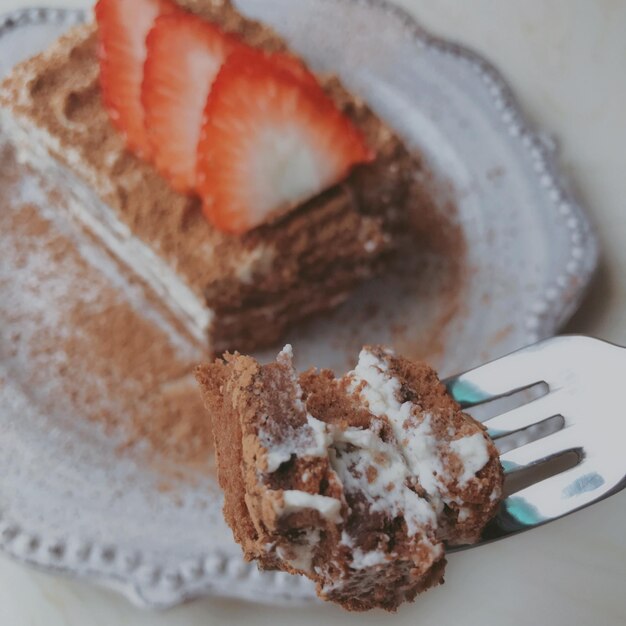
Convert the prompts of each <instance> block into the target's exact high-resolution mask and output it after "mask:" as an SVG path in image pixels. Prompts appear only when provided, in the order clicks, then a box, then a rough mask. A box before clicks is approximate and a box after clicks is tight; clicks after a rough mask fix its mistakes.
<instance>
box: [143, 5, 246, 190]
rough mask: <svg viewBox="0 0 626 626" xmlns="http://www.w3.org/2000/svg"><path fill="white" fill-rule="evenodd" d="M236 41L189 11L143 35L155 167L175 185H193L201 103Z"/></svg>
mask: <svg viewBox="0 0 626 626" xmlns="http://www.w3.org/2000/svg"><path fill="white" fill-rule="evenodd" d="M239 45H242V44H240V43H239V41H238V40H237V39H235V38H234V37H232V36H229V35H226V34H224V33H223V32H222V31H221V30H220V29H219V28H217V27H216V26H214V25H213V24H211V23H209V22H206V21H205V20H202V19H201V18H199V17H197V16H195V15H192V14H190V13H183V12H179V13H175V14H172V15H164V16H162V17H159V18H158V19H157V20H156V22H155V24H154V28H153V29H152V30H151V31H150V34H149V35H148V39H147V47H148V57H147V60H146V65H145V74H144V82H143V88H142V102H143V105H144V110H145V112H146V129H147V131H148V136H149V140H150V145H151V146H152V153H153V160H154V164H155V166H156V168H157V169H158V170H159V171H160V172H161V174H163V176H165V177H166V178H167V179H168V180H169V181H170V183H171V185H172V187H174V189H176V190H178V191H181V192H184V193H187V192H190V191H192V190H193V189H194V188H195V183H196V158H197V152H198V140H199V138H200V129H201V127H202V116H203V113H204V108H205V105H206V102H207V98H208V96H209V92H210V91H211V87H212V85H213V81H214V80H215V77H216V76H217V74H218V72H219V71H220V69H221V67H222V65H223V64H224V61H225V60H226V58H227V57H228V55H230V54H231V53H232V52H233V51H234V50H235V49H236V48H237V47H238V46H239Z"/></svg>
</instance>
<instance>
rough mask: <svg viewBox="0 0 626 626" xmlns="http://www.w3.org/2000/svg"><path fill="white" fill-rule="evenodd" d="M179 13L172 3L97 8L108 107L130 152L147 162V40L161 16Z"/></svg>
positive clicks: (137, 1)
mask: <svg viewBox="0 0 626 626" xmlns="http://www.w3.org/2000/svg"><path fill="white" fill-rule="evenodd" d="M177 10H178V9H177V8H176V5H174V4H173V3H172V2H169V1H168V0H99V1H98V3H97V4H96V9H95V12H96V20H97V22H98V31H99V37H100V83H101V86H102V97H103V100H104V104H105V107H106V109H107V111H108V112H109V116H110V117H111V121H112V122H113V124H114V125H115V126H116V127H117V128H118V129H119V130H120V131H121V132H123V133H124V135H125V136H126V141H127V145H128V147H129V149H130V150H132V151H134V152H135V153H137V154H138V155H139V156H141V157H143V158H149V156H150V146H149V144H148V138H147V136H146V131H145V126H144V114H143V107H142V105H141V83H142V81H143V66H144V62H145V60H146V36H147V35H148V32H149V31H150V29H151V28H152V25H153V24H154V21H155V19H156V18H157V17H158V16H159V15H163V14H165V13H171V12H174V11H177Z"/></svg>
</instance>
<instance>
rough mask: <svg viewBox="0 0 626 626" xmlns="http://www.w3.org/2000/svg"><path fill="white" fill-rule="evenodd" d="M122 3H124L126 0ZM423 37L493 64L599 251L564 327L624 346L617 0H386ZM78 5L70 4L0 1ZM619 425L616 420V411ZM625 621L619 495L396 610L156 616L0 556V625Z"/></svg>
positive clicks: (6, 1)
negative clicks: (431, 35)
mask: <svg viewBox="0 0 626 626" xmlns="http://www.w3.org/2000/svg"><path fill="white" fill-rule="evenodd" d="M129 1H130V0H129ZM396 1H397V2H398V3H399V4H402V5H403V6H405V7H406V8H408V9H409V10H411V11H413V12H414V13H415V14H416V15H417V16H418V17H419V18H420V19H421V21H422V22H423V23H424V24H425V25H426V26H428V27H430V28H431V29H433V30H434V31H436V32H438V33H440V34H442V35H445V36H449V37H451V38H454V39H456V40H458V41H461V42H463V43H466V44H468V45H470V46H472V47H474V48H475V49H477V50H479V51H481V52H483V53H484V54H485V55H487V56H488V57H489V58H490V59H491V60H492V61H493V62H495V63H496V64H497V65H498V66H499V67H500V69H501V70H502V71H503V72H504V74H505V76H506V77H507V78H508V79H509V81H510V82H511V84H512V85H513V87H514V89H515V90H516V92H517V94H518V96H519V97H520V99H521V101H522V103H523V105H524V107H525V109H526V111H527V112H528V113H529V115H530V116H531V118H532V119H533V120H534V121H535V122H536V123H537V124H538V125H539V126H540V127H542V128H544V129H546V130H549V131H551V132H554V133H556V135H557V136H558V137H559V138H560V140H561V145H562V152H563V155H562V160H563V164H564V166H565V168H566V170H567V171H568V172H569V173H570V174H571V176H572V177H573V179H574V180H575V182H576V184H577V186H578V188H579V190H580V192H581V194H582V196H583V197H584V199H585V200H586V202H587V204H588V206H589V207H590V209H591V212H592V216H593V218H594V221H595V224H596V226H597V228H598V230H599V233H600V237H601V239H602V244H603V247H604V261H603V266H602V269H601V271H600V274H599V277H598V280H597V282H596V284H595V286H594V287H593V289H592V290H591V293H590V294H589V298H588V300H587V302H586V304H585V306H584V307H583V309H582V311H581V312H580V313H579V314H578V315H577V316H576V318H575V319H574V320H573V322H572V323H571V324H570V327H569V328H568V330H570V331H573V332H584V333H587V334H592V335H596V336H599V337H602V338H605V339H609V340H612V341H615V342H618V343H622V344H623V345H626V0H504V1H503V0H436V1H434V0H396ZM46 3H47V4H55V5H58V6H69V5H73V6H81V5H82V6H89V4H91V3H90V2H89V1H81V0H73V1H72V0H65V1H64V2H63V1H61V2H59V1H53V0H40V2H35V0H25V1H23V2H21V1H18V0H0V11H6V10H9V9H13V8H17V7H19V6H25V5H27V4H46ZM622 417H623V418H624V419H626V415H624V416H622ZM382 620H385V621H387V622H388V623H395V624H420V623H421V624H438V625H441V626H446V625H448V624H455V625H457V624H467V625H468V626H472V625H474V624H476V625H477V624H481V625H486V626H490V625H492V624H502V625H507V626H516V625H522V624H523V625H526V624H534V625H537V626H543V625H544V624H550V625H552V626H560V625H568V626H573V625H578V624H580V625H584V626H588V625H590V624H596V625H598V626H613V625H615V626H618V625H620V626H624V624H626V496H625V495H624V494H623V493H622V494H619V495H617V496H615V497H613V498H612V499H610V500H608V501H606V502H604V503H601V504H599V505H597V506H595V507H593V508H592V509H590V510H586V511H583V512H581V513H578V514H576V515H574V516H572V517H569V518H567V519H565V520H562V521H560V522H557V523H555V524H552V525H550V526H548V527H545V528H542V529H539V530H536V531H533V532H530V533H527V534H525V535H523V536H519V537H516V538H513V539H510V540H508V541H505V542H501V543H498V544H495V545H491V546H487V547H485V548H481V549H479V550H474V551H470V552H466V553H463V554H459V555H454V556H452V557H451V558H450V563H449V567H448V582H447V583H446V584H445V586H444V587H442V588H438V589H436V590H434V591H432V592H430V593H428V594H426V595H424V596H423V597H421V598H419V599H418V601H417V602H416V603H415V604H414V605H413V606H407V607H405V608H403V609H402V610H401V611H400V612H399V613H398V615H397V616H395V617H391V616H390V617H387V616H386V615H383V614H381V613H375V614H370V615H365V616H359V615H349V614H347V613H343V612H341V611H340V610H339V609H336V608H334V607H332V606H328V607H326V606H324V607H317V608H311V609H308V610H299V611H297V612H296V611H295V610H287V609H270V608H265V607H259V606H253V605H249V604H244V603H237V602H231V601H228V602H227V601H221V600H204V601H199V602H196V603H193V604H191V605H188V606H185V607H181V608H179V609H176V610H174V611H170V612H168V613H164V614H156V613H151V612H145V611H141V610H139V609H136V608H134V607H132V606H131V605H130V604H128V603H127V601H126V600H124V599H123V598H120V597H118V596H116V595H114V594H113V593H109V592H105V591H101V590H99V589H96V588H93V587H91V586H89V585H86V584H83V583H79V582H73V581H67V580H64V579H59V578H54V577H51V576H48V575H44V574H41V573H36V572H33V571H31V570H28V569H26V568H24V567H22V566H18V565H15V564H13V563H11V562H9V561H7V560H6V559H4V558H0V626H27V625H29V626H30V625H32V626H92V625H94V626H96V625H97V626H118V625H124V626H140V625H141V626H143V625H148V624H149V625H150V626H160V625H168V626H196V625H200V624H202V625H203V626H204V625H211V624H247V623H251V624H276V625H279V624H289V625H292V624H294V623H297V624H298V626H306V625H307V624H317V623H319V622H320V621H327V622H329V623H333V624H357V623H359V624H378V623H380V622H381V621H382Z"/></svg>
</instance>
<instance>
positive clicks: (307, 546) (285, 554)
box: [276, 528, 320, 572]
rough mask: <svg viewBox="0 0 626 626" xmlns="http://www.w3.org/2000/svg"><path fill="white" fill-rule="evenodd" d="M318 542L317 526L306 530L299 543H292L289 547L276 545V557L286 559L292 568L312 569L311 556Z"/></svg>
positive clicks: (306, 570)
mask: <svg viewBox="0 0 626 626" xmlns="http://www.w3.org/2000/svg"><path fill="white" fill-rule="evenodd" d="M319 542H320V531H319V529H317V528H311V529H309V530H307V531H306V532H305V533H304V535H303V537H301V543H293V544H291V545H290V546H289V548H284V547H282V546H277V548H276V554H277V555H278V558H280V559H282V560H283V561H286V562H287V563H288V564H289V565H291V567H293V568H294V569H297V570H300V571H302V572H312V571H313V558H314V557H315V547H316V546H317V545H318V544H319Z"/></svg>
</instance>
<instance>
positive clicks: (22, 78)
mask: <svg viewBox="0 0 626 626" xmlns="http://www.w3.org/2000/svg"><path fill="white" fill-rule="evenodd" d="M181 4H182V5H184V6H185V7H186V8H189V9H192V10H194V11H196V12H198V13H200V14H202V15H203V16H204V17H209V18H211V19H212V20H214V21H216V22H218V23H219V24H221V25H222V26H223V27H224V28H226V29H227V30H231V31H233V32H237V33H238V34H239V35H240V36H242V37H243V38H244V40H246V41H247V42H248V43H251V44H253V45H256V46H258V47H262V48H264V49H267V50H277V49H284V47H285V45H284V43H283V42H282V40H281V39H280V38H279V37H277V36H276V35H275V34H274V33H273V32H272V31H271V30H270V29H268V28H266V27H264V26H261V25H259V24H257V23H255V22H251V21H249V20H246V19H245V18H243V17H241V16H240V15H239V14H238V13H237V12H236V11H235V10H234V9H233V8H232V6H231V5H230V3H229V2H210V1H207V0H204V1H197V2H182V3H181ZM96 50H97V33H96V28H95V26H93V25H86V26H80V27H77V28H75V29H73V30H72V31H71V32H70V33H68V34H67V35H66V36H64V37H63V38H61V39H60V40H59V41H58V42H57V43H56V44H55V45H54V46H53V47H52V48H50V49H49V50H47V51H46V52H44V53H43V54H41V55H39V56H37V57H34V58H33V59H30V60H28V61H26V62H24V63H22V64H20V65H18V66H17V67H16V68H15V69H14V70H13V72H12V73H11V75H10V76H9V77H8V78H7V79H5V81H4V82H3V84H2V87H1V88H0V106H2V107H3V108H4V109H5V110H6V111H7V112H8V113H9V115H10V116H11V118H12V121H13V123H14V124H15V125H16V126H19V127H20V129H21V130H20V133H19V134H20V136H21V144H22V145H21V148H22V152H23V153H25V154H28V153H29V152H33V151H37V150H38V151H41V150H42V149H44V150H46V151H47V152H48V153H49V154H50V155H51V156H52V157H53V158H54V159H56V160H58V161H60V162H62V163H63V164H64V165H65V166H67V167H68V168H70V169H71V170H72V171H74V172H75V173H76V174H78V176H80V177H81V178H82V179H83V180H84V181H85V182H86V183H87V184H88V185H89V186H90V187H92V188H93V189H94V190H95V191H96V193H97V194H98V195H99V197H100V198H101V199H102V200H103V201H104V203H105V204H106V207H107V208H108V210H109V215H108V216H107V217H106V219H103V218H102V215H98V216H97V219H98V220H99V221H100V223H101V225H102V224H104V225H105V227H106V228H107V229H109V230H110V231H118V232H122V231H124V232H125V233H126V235H124V236H131V235H132V236H133V237H135V238H136V239H137V240H138V241H139V242H141V243H142V244H144V246H145V248H144V250H143V251H141V250H140V251H139V252H137V256H135V257H134V258H127V259H125V260H126V261H127V262H128V263H129V264H130V265H133V264H136V265H138V266H145V268H146V271H147V269H148V268H149V267H150V253H149V252H150V251H151V252H152V253H153V255H154V256H156V257H158V258H159V259H160V260H162V261H163V263H164V264H165V265H167V270H166V271H164V272H156V274H157V276H155V279H156V280H158V279H159V276H158V274H163V275H164V276H167V281H168V284H169V286H168V289H167V291H170V292H172V293H173V295H174V297H175V298H178V297H179V296H180V294H181V293H186V292H187V291H188V292H190V293H192V294H194V297H195V299H196V301H195V302H193V301H192V299H190V298H188V297H184V298H182V300H184V302H183V301H181V302H180V306H182V307H183V308H184V309H185V311H186V314H187V317H188V318H189V319H191V320H193V323H195V324H196V325H198V324H205V325H206V324H209V323H210V322H211V321H213V322H214V325H213V326H212V328H211V329H209V334H210V336H211V340H212V345H213V346H215V347H216V348H215V349H222V348H226V347H228V348H232V347H237V348H244V349H250V348H252V347H257V346H258V345H260V344H263V343H269V342H270V340H274V338H275V336H279V335H280V334H281V333H282V332H283V331H284V330H285V328H286V327H287V326H288V325H289V324H291V323H293V322H294V321H296V320H298V319H300V318H302V317H305V316H307V315H310V314H312V313H315V312H317V311H320V310H324V309H327V308H330V307H332V306H335V305H336V304H337V303H338V302H340V301H342V300H343V299H345V298H346V297H347V296H348V294H349V293H350V291H351V290H352V289H353V288H354V286H355V285H356V284H358V282H360V281H361V280H363V279H365V278H367V277H369V276H371V275H372V274H373V273H375V272H376V271H378V269H379V268H380V266H381V261H383V260H384V258H385V255H386V254H387V253H388V252H390V251H391V250H392V249H393V247H394V233H395V232H396V231H397V229H398V228H399V227H400V224H401V222H402V220H403V216H404V215H405V208H406V206H407V205H408V204H409V203H410V202H411V201H412V193H411V187H412V186H413V185H414V184H415V181H414V175H415V173H416V171H418V170H420V168H421V164H420V161H419V158H417V157H414V156H412V155H410V154H409V153H408V152H407V151H406V150H405V148H404V147H403V145H402V142H401V141H400V140H399V139H398V138H397V137H396V136H395V135H394V134H393V133H392V132H391V131H390V130H389V129H388V128H387V127H386V126H385V125H384V124H383V123H381V122H380V121H379V120H378V119H377V118H376V116H374V115H373V114H372V113H371V111H370V110H369V109H368V108H367V106H365V104H364V103H362V102H361V101H360V100H358V99H357V98H355V97H352V96H351V95H349V94H347V93H346V92H345V90H344V89H343V88H342V87H341V85H340V84H339V82H338V81H337V80H336V79H335V78H328V79H324V81H323V82H324V86H325V88H326V91H327V92H328V94H329V95H330V96H331V97H332V98H333V100H334V101H335V102H336V103H337V104H338V105H339V106H340V108H341V109H342V110H343V111H344V112H345V114H346V115H348V116H349V117H350V118H351V119H352V120H353V122H354V123H355V124H356V125H357V126H358V127H359V128H360V129H361V130H362V132H363V133H364V134H365V136H366V138H367V140H368V142H369V144H370V145H371V146H372V147H373V148H374V149H375V150H376V152H377V155H378V157H377V160H376V161H375V162H374V163H373V164H371V165H367V166H362V167H360V168H357V169H356V170H355V171H354V172H353V174H352V175H351V176H350V178H349V179H348V180H347V181H345V182H344V183H343V184H341V185H339V186H337V187H335V188H333V189H331V190H328V191H327V192H326V193H324V194H322V195H321V196H319V197H317V198H314V199H313V200H311V201H310V202H307V203H306V204H304V205H303V206H301V207H299V208H298V209H297V210H296V211H294V212H292V213H291V214H289V215H288V216H286V217H285V218H283V219H281V220H280V221H278V222H275V223H272V224H269V225H266V226H263V227H261V228H258V229H256V230H254V231H252V232H250V233H248V234H247V235H244V236H232V235H227V234H224V233H221V232H219V231H217V230H215V229H214V228H213V227H212V226H211V225H210V224H209V223H208V222H207V221H206V219H205V218H204V217H203V215H202V212H201V209H200V206H199V201H198V200H197V199H196V198H195V197H188V196H184V195H181V194H178V193H175V192H174V191H172V190H171V189H170V187H169V186H168V184H167V183H166V181H165V180H164V179H162V177H161V176H159V175H158V174H157V172H156V171H155V170H154V169H153V168H152V167H151V166H150V165H148V164H146V163H143V162H141V161H140V160H138V159H137V158H135V157H134V156H133V155H131V154H130V153H129V152H127V151H126V150H125V148H124V141H123V138H122V136H121V135H120V134H119V133H118V132H117V131H116V130H115V129H113V127H112V126H111V124H110V122H109V119H108V116H107V114H106V112H105V110H104V108H103V106H102V102H101V95H100V87H99V78H98V62H97V54H96ZM5 117H7V116H6V115H5ZM38 164H39V165H40V164H41V159H38ZM84 211H85V212H86V213H87V212H90V211H91V212H92V213H93V208H92V207H90V206H85V207H84ZM92 221H93V220H92ZM146 251H148V253H147V254H143V253H144V252H146ZM142 255H143V256H142ZM172 276H173V277H174V278H175V279H176V281H178V283H179V284H178V285H177V286H175V287H174V288H173V287H172V280H170V278H172ZM307 289H308V293H309V294H310V298H308V299H307V298H306V297H304V294H305V293H306V290H307ZM176 294H178V295H176ZM202 300H204V301H205V302H206V303H207V305H208V308H209V309H210V310H211V312H212V314H211V315H207V316H205V319H204V320H203V319H202V316H201V315H199V314H198V310H199V308H200V305H199V303H200V302H201V301H202ZM267 315H271V316H272V317H273V318H275V319H276V320H277V321H276V326H275V328H274V329H273V330H272V332H271V333H256V332H255V331H254V329H252V325H253V323H254V322H257V321H258V320H260V319H262V318H263V317H264V316H267Z"/></svg>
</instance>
